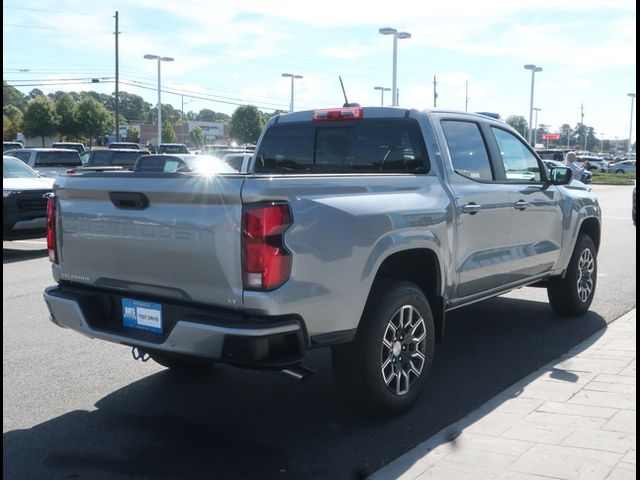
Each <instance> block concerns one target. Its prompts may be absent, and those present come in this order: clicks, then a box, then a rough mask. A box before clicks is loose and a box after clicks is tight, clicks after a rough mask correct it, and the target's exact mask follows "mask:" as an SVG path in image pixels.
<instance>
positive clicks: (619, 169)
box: [609, 160, 636, 175]
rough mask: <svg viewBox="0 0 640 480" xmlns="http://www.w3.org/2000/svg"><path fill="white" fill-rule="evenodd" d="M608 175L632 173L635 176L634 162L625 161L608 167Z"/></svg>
mask: <svg viewBox="0 0 640 480" xmlns="http://www.w3.org/2000/svg"><path fill="white" fill-rule="evenodd" d="M609 173H620V174H625V173H633V174H634V175H635V174H636V161H635V160H625V161H623V162H616V163H612V164H611V165H609Z"/></svg>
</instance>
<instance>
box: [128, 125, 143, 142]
mask: <svg viewBox="0 0 640 480" xmlns="http://www.w3.org/2000/svg"><path fill="white" fill-rule="evenodd" d="M139 141H140V132H139V131H138V130H136V129H135V128H132V127H129V128H127V142H136V143H138V142H139Z"/></svg>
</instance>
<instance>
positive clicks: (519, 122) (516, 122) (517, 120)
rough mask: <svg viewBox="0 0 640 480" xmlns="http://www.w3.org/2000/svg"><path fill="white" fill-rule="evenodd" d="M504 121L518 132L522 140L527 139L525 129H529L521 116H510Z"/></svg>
mask: <svg viewBox="0 0 640 480" xmlns="http://www.w3.org/2000/svg"><path fill="white" fill-rule="evenodd" d="M505 121H506V122H507V123H508V124H509V125H511V126H512V127H513V128H514V129H515V130H516V132H518V133H519V134H520V135H522V136H523V137H524V138H528V136H527V129H528V128H529V127H528V123H527V120H526V118H524V117H523V116H522V115H511V116H509V117H507V119H506V120H505Z"/></svg>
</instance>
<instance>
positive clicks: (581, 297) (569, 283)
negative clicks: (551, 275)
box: [547, 235, 598, 316]
mask: <svg viewBox="0 0 640 480" xmlns="http://www.w3.org/2000/svg"><path fill="white" fill-rule="evenodd" d="M597 276H598V264H597V257H596V247H595V245H594V243H593V240H591V237H589V236H588V235H580V237H579V238H578V241H577V242H576V246H575V249H574V251H573V254H572V256H571V260H570V261H569V266H568V267H567V273H566V275H565V277H564V278H558V279H554V280H552V281H551V282H550V283H549V286H548V287H547V296H548V297H549V303H550V304H551V308H553V310H554V311H555V312H556V313H559V314H561V315H565V316H574V315H581V314H583V313H585V312H586V311H587V310H589V307H590V306H591V302H592V301H593V296H594V294H595V292H596V281H597Z"/></svg>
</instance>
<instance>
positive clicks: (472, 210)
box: [462, 202, 482, 215]
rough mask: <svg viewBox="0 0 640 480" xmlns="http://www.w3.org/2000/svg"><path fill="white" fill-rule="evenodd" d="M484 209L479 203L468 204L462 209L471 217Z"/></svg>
mask: <svg viewBox="0 0 640 480" xmlns="http://www.w3.org/2000/svg"><path fill="white" fill-rule="evenodd" d="M481 209H482V205H478V204H477V203H473V202H472V203H467V204H466V205H465V206H464V207H462V213H468V214H469V215H475V214H476V213H478V212H479V211H480V210H481Z"/></svg>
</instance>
